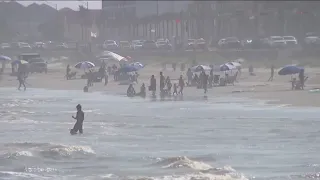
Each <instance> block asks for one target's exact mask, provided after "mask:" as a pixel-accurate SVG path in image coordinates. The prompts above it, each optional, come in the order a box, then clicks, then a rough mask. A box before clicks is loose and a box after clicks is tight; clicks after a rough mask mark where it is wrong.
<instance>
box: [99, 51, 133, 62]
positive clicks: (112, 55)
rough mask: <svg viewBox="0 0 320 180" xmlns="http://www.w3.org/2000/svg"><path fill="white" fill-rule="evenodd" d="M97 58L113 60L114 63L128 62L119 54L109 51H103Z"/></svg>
mask: <svg viewBox="0 0 320 180" xmlns="http://www.w3.org/2000/svg"><path fill="white" fill-rule="evenodd" d="M99 58H108V59H113V60H116V61H128V60H127V58H125V57H123V56H120V55H119V54H116V53H114V52H111V51H103V52H102V53H101V55H100V56H99Z"/></svg>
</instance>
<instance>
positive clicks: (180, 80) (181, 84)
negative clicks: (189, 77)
mask: <svg viewBox="0 0 320 180" xmlns="http://www.w3.org/2000/svg"><path fill="white" fill-rule="evenodd" d="M179 86H180V90H179V94H181V95H183V88H184V80H183V79H182V75H181V76H180V78H179Z"/></svg>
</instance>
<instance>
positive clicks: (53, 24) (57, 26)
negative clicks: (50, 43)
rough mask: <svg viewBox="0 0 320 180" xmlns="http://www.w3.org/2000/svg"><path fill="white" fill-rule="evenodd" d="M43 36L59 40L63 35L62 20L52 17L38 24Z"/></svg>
mask: <svg viewBox="0 0 320 180" xmlns="http://www.w3.org/2000/svg"><path fill="white" fill-rule="evenodd" d="M38 31H39V32H41V34H42V36H43V38H45V39H48V40H60V39H63V37H64V27H63V21H60V20H58V18H53V19H51V20H50V21H47V22H45V23H42V24H40V25H39V26H38Z"/></svg>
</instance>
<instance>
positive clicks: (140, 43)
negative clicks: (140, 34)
mask: <svg viewBox="0 0 320 180" xmlns="http://www.w3.org/2000/svg"><path fill="white" fill-rule="evenodd" d="M142 46H143V41H142V40H133V41H132V48H133V50H140V49H142Z"/></svg>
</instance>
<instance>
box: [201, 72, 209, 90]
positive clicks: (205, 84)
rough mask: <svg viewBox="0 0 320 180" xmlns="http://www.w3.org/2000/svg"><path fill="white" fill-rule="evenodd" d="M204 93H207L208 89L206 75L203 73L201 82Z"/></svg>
mask: <svg viewBox="0 0 320 180" xmlns="http://www.w3.org/2000/svg"><path fill="white" fill-rule="evenodd" d="M202 86H203V90H204V94H207V91H208V75H207V74H205V73H204V75H203V82H202Z"/></svg>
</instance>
